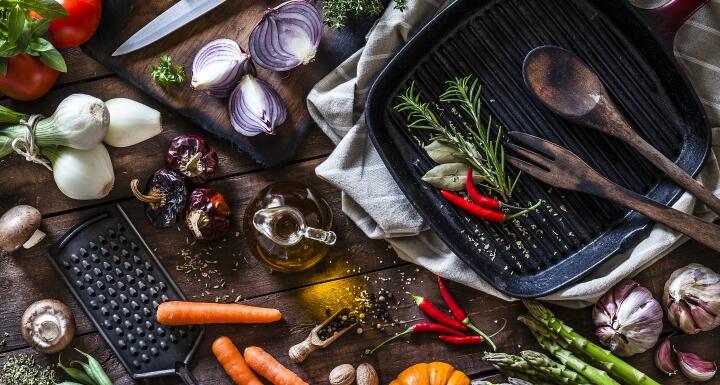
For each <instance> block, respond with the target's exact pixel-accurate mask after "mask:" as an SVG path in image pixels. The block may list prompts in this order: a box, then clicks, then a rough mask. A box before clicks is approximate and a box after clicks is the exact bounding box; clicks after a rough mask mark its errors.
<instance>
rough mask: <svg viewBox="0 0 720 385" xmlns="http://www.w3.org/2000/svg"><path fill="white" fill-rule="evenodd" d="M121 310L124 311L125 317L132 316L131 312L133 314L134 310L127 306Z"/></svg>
mask: <svg viewBox="0 0 720 385" xmlns="http://www.w3.org/2000/svg"><path fill="white" fill-rule="evenodd" d="M121 312H122V315H123V316H124V317H130V314H132V312H131V311H130V309H128V308H126V307H124V308H122V310H121Z"/></svg>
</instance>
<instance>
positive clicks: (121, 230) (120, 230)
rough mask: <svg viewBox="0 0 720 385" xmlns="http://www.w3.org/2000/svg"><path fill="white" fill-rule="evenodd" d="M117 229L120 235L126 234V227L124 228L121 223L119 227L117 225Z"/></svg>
mask: <svg viewBox="0 0 720 385" xmlns="http://www.w3.org/2000/svg"><path fill="white" fill-rule="evenodd" d="M115 228H116V229H117V231H118V232H120V233H124V232H125V226H124V225H123V224H122V223H120V222H118V223H117V225H115Z"/></svg>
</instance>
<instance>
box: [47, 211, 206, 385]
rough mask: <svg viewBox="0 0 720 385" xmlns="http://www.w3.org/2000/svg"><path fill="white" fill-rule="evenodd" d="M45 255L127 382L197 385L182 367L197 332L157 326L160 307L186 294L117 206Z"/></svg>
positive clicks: (195, 343)
mask: <svg viewBox="0 0 720 385" xmlns="http://www.w3.org/2000/svg"><path fill="white" fill-rule="evenodd" d="M49 257H50V261H51V262H52V264H53V265H54V266H55V268H56V269H57V270H58V271H59V272H60V275H61V276H62V278H63V280H64V281H65V283H66V284H67V285H68V287H69V288H70V291H71V292H72V293H73V295H74V296H75V299H77V300H78V302H80V305H81V306H82V307H83V309H84V310H85V313H87V315H88V317H89V318H90V320H92V322H93V324H94V325H95V327H96V328H97V329H98V331H99V332H100V334H101V335H102V336H103V338H105V341H106V342H107V343H108V345H110V347H111V348H112V350H113V351H114V352H115V354H116V355H117V357H118V358H119V359H120V362H121V363H122V364H123V366H124V367H125V369H126V370H127V371H128V373H129V374H130V375H131V377H132V378H133V379H143V378H151V377H159V376H167V375H171V374H177V375H178V376H180V377H181V378H182V380H183V381H184V382H185V383H186V384H188V385H190V384H195V385H197V384H198V382H197V380H196V379H195V378H194V377H193V375H192V374H191V373H190V370H189V369H188V365H189V363H190V360H191V358H192V356H193V354H194V352H195V350H196V349H197V347H198V344H199V343H200V339H201V337H202V334H203V329H202V328H199V327H196V326H189V327H168V326H163V325H159V324H158V323H157V321H156V320H155V311H156V309H157V307H158V306H159V305H160V303H162V302H165V301H168V300H184V299H185V297H184V296H183V294H182V292H180V289H178V287H177V285H175V282H173V281H172V279H171V278H170V276H169V275H168V273H167V271H166V270H165V269H164V268H163V266H162V265H161V264H160V261H158V259H157V257H156V256H155V255H154V254H153V252H152V251H151V250H150V248H149V247H148V245H147V244H146V243H145V241H144V240H143V239H142V237H140V234H139V233H138V232H137V229H135V227H134V226H133V225H132V223H130V220H129V219H128V217H127V215H125V212H124V211H123V210H122V208H121V207H120V206H119V205H115V206H109V207H108V208H105V209H102V210H100V211H98V212H97V213H96V214H95V215H93V216H92V217H90V218H87V219H85V220H84V221H82V222H81V223H79V224H77V225H75V226H74V227H73V228H72V229H70V230H69V231H68V232H67V233H66V234H65V235H64V236H63V237H62V238H60V240H59V241H58V242H57V243H56V244H55V245H54V246H53V247H52V248H51V249H50V254H49Z"/></svg>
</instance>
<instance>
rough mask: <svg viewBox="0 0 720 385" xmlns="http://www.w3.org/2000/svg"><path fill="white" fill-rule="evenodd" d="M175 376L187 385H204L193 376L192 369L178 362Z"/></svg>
mask: <svg viewBox="0 0 720 385" xmlns="http://www.w3.org/2000/svg"><path fill="white" fill-rule="evenodd" d="M175 374H177V375H178V377H180V379H181V380H182V382H183V383H184V384H185V385H202V384H200V383H199V382H198V380H197V379H196V378H195V376H193V374H192V373H191V372H190V368H188V367H187V365H185V364H183V363H181V362H178V363H177V365H176V366H175Z"/></svg>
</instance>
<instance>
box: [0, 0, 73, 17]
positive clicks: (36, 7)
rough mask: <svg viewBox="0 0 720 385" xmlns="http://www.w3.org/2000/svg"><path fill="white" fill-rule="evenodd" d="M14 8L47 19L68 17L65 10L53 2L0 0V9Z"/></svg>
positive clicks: (44, 0)
mask: <svg viewBox="0 0 720 385" xmlns="http://www.w3.org/2000/svg"><path fill="white" fill-rule="evenodd" d="M15 6H18V7H20V8H23V9H24V10H25V11H35V12H37V14H38V15H40V16H42V17H44V18H48V19H57V18H62V17H67V16H68V13H67V11H66V10H65V8H64V7H63V6H62V5H61V4H60V3H58V2H57V1H55V0H0V7H4V8H10V7H15Z"/></svg>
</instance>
